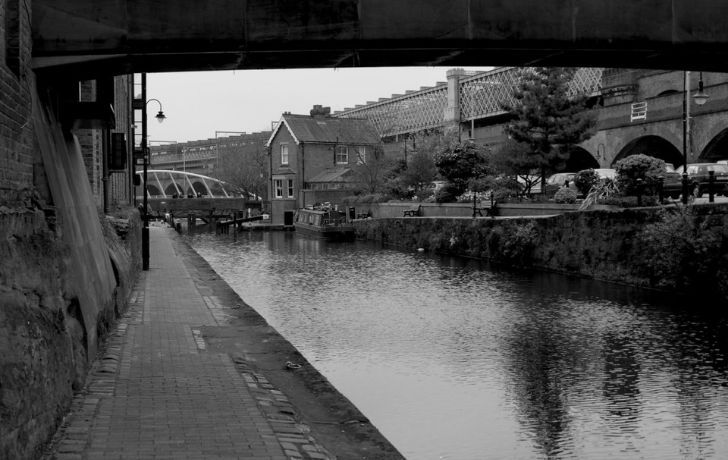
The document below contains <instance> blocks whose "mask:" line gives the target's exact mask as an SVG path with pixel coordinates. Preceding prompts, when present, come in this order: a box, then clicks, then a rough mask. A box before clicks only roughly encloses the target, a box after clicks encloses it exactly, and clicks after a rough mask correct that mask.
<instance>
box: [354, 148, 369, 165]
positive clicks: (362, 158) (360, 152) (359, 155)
mask: <svg viewBox="0 0 728 460" xmlns="http://www.w3.org/2000/svg"><path fill="white" fill-rule="evenodd" d="M356 164H358V165H365V164H367V148H366V147H364V146H361V147H357V148H356Z"/></svg>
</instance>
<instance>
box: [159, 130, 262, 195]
mask: <svg viewBox="0 0 728 460" xmlns="http://www.w3.org/2000/svg"><path fill="white" fill-rule="evenodd" d="M269 137H270V131H261V132H256V133H240V134H239V135H234V136H227V137H217V138H210V139H202V140H196V141H189V142H180V143H169V142H168V143H164V144H157V145H154V141H150V142H151V143H152V145H151V146H150V158H151V168H152V169H169V170H173V171H185V172H191V173H195V174H201V175H203V176H210V177H214V178H216V179H220V180H223V181H225V182H229V183H231V184H233V185H236V186H239V187H242V188H243V189H245V190H247V191H248V192H250V193H253V194H255V195H258V196H260V197H262V198H263V199H264V200H265V199H266V195H267V192H268V186H267V184H268V157H267V155H266V147H265V144H266V141H267V140H268V138H269Z"/></svg>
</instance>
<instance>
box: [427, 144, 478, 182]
mask: <svg viewBox="0 0 728 460" xmlns="http://www.w3.org/2000/svg"><path fill="white" fill-rule="evenodd" d="M486 151H487V150H486V148H485V147H484V146H482V145H478V144H476V143H474V142H472V141H466V142H461V143H453V144H451V145H450V146H449V147H448V148H446V149H443V150H441V151H440V152H437V153H435V166H436V167H437V170H438V171H439V173H440V175H441V176H442V177H443V178H444V179H446V180H447V181H448V182H449V183H450V184H452V186H453V187H454V189H455V190H458V191H459V192H460V193H459V194H462V193H463V192H464V191H465V190H466V189H467V188H468V185H469V183H470V181H471V180H473V179H477V178H480V177H484V176H486V175H487V174H488V173H489V172H490V168H489V166H488V159H487V155H486Z"/></svg>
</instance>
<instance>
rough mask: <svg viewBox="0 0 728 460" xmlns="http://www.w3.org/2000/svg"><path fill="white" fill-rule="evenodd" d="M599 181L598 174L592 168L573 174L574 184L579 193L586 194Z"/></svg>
mask: <svg viewBox="0 0 728 460" xmlns="http://www.w3.org/2000/svg"><path fill="white" fill-rule="evenodd" d="M597 183H599V174H597V173H596V171H594V170H593V169H584V170H582V171H579V172H578V173H576V176H574V185H575V186H576V189H577V190H578V191H579V193H580V194H582V195H584V196H586V195H588V194H589V191H590V190H591V189H592V187H593V186H595V185H596V184H597Z"/></svg>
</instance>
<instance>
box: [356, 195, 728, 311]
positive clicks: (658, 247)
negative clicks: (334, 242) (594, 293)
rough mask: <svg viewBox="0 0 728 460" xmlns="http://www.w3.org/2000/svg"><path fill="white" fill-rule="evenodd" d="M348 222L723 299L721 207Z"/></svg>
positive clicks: (492, 256)
mask: <svg viewBox="0 0 728 460" xmlns="http://www.w3.org/2000/svg"><path fill="white" fill-rule="evenodd" d="M655 224H659V226H658V227H656V228H655V227H654V225H655ZM354 225H355V228H356V233H357V237H358V238H362V239H367V240H374V241H379V242H382V243H384V244H388V245H392V246H395V247H400V248H406V249H411V250H424V251H427V252H433V253H438V254H449V255H457V256H465V257H471V258H477V259H484V260H489V261H491V262H494V263H498V264H502V265H506V266H513V267H520V268H534V269H540V270H547V271H553V272H558V273H563V274H567V275H577V276H584V277H589V278H593V279H598V280H603V281H610V282H618V283H623V284H629V285H632V286H637V287H642V288H656V289H664V290H668V291H669V290H675V291H678V290H681V289H684V288H686V287H692V288H695V287H700V288H701V289H702V288H706V289H710V290H713V291H714V292H712V293H711V297H718V298H721V299H723V300H726V299H728V260H727V259H726V244H727V243H726V242H727V241H728V205H726V204H720V205H718V204H716V205H707V204H706V205H695V206H690V207H689V208H687V209H685V208H681V207H679V206H675V205H672V206H664V207H654V208H639V209H620V210H595V211H586V212H569V213H564V214H560V215H552V216H531V217H505V218H504V217H497V218H467V217H408V218H379V219H361V220H356V221H355V222H354ZM650 225H653V230H652V233H651V234H649V235H647V234H645V233H644V230H645V228H647V227H648V226H650ZM657 240H660V241H657ZM708 277H709V278H708Z"/></svg>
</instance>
